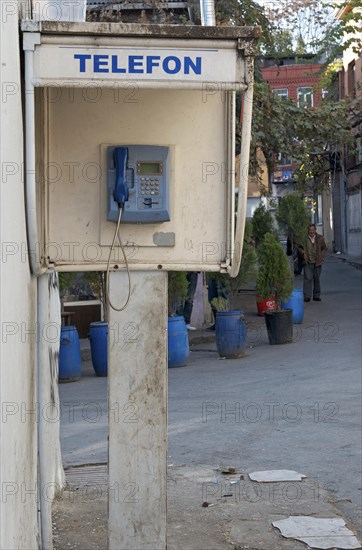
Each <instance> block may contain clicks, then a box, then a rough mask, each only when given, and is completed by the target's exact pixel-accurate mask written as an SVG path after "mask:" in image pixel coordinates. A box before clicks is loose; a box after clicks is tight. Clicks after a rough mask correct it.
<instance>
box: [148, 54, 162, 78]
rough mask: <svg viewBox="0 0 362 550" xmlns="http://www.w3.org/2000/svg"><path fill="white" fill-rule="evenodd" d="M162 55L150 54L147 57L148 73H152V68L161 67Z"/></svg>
mask: <svg viewBox="0 0 362 550" xmlns="http://www.w3.org/2000/svg"><path fill="white" fill-rule="evenodd" d="M160 59H161V58H160V56H159V55H148V56H147V57H146V63H147V73H148V74H150V73H152V72H153V71H152V68H153V67H159V66H160V63H159V61H160Z"/></svg>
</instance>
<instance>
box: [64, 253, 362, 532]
mask: <svg viewBox="0 0 362 550" xmlns="http://www.w3.org/2000/svg"><path fill="white" fill-rule="evenodd" d="M361 277H362V272H361V271H360V270H358V269H356V268H355V267H352V266H350V265H349V264H347V263H343V262H342V261H341V260H339V259H337V258H336V257H334V256H330V257H329V258H327V261H326V263H325V267H324V270H323V274H322V302H320V303H318V302H311V303H309V304H305V316H304V322H303V324H302V325H296V326H295V327H294V336H295V341H294V343H293V344H287V345H283V346H270V345H269V343H268V340H267V335H266V331H265V328H264V321H263V319H260V318H257V316H256V306H255V304H254V298H252V297H251V296H250V293H249V294H245V296H244V297H243V296H242V297H241V302H242V305H243V307H244V309H245V314H246V318H247V320H248V325H249V332H248V334H249V337H248V350H247V356H246V357H244V358H242V359H238V360H222V359H219V357H218V355H217V353H216V351H215V346H214V344H212V343H205V344H200V345H197V346H193V347H192V349H193V351H192V353H191V357H190V362H189V365H188V366H187V367H184V368H178V369H169V404H168V421H169V444H168V445H169V446H168V462H169V464H174V465H180V464H186V465H210V466H218V465H220V464H224V465H227V466H235V467H238V468H243V469H247V470H248V471H250V470H260V469H292V470H297V471H299V472H300V473H303V474H305V475H306V476H308V477H310V478H313V479H314V480H316V481H317V485H316V489H315V490H316V495H317V493H318V485H319V484H321V485H323V486H324V487H326V488H327V489H328V490H329V491H330V492H332V493H333V494H334V496H335V498H336V499H337V503H338V506H339V508H340V509H341V510H342V512H343V513H344V515H345V517H346V519H348V520H349V521H351V522H352V523H353V524H354V525H355V526H356V527H357V528H358V526H360V525H361V523H362V522H361V519H362V516H361V500H362V471H361V394H362V384H361ZM296 283H297V286H300V285H301V278H298V279H297V280H296ZM106 388H107V380H106V379H101V378H97V377H95V376H94V373H93V372H92V370H91V367H90V365H89V364H85V365H84V371H83V375H82V379H81V380H80V381H79V382H76V383H72V384H62V385H61V386H60V396H61V402H62V422H61V443H62V453H63V461H64V464H65V465H68V466H69V465H72V464H88V463H101V462H106V460H107V400H106Z"/></svg>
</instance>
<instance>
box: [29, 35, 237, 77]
mask: <svg viewBox="0 0 362 550" xmlns="http://www.w3.org/2000/svg"><path fill="white" fill-rule="evenodd" d="M34 69H35V71H34V77H35V79H36V81H37V82H38V83H40V84H41V83H45V82H46V81H51V82H53V83H55V82H59V81H61V82H67V81H69V79H76V80H79V81H84V80H87V79H92V80H97V81H120V80H122V79H129V78H130V77H131V78H132V79H133V80H137V81H139V82H141V83H142V81H144V82H157V85H158V86H159V85H160V83H162V82H164V83H165V84H166V85H167V86H169V85H170V84H171V83H172V82H180V81H181V82H189V83H192V84H197V83H198V84H199V86H201V85H202V83H204V82H223V83H229V84H230V85H231V86H232V87H237V88H239V87H240V82H241V81H242V72H241V71H242V69H241V64H240V63H239V59H238V53H237V50H236V49H231V48H225V49H222V48H215V47H213V48H212V47H203V48H198V47H190V48H185V47H183V48H182V47H180V48H179V47H177V48H175V47H171V46H167V45H166V44H165V43H164V41H162V40H161V42H160V44H159V45H156V44H155V45H154V46H151V47H149V48H144V47H142V46H140V45H139V44H138V43H137V42H135V41H133V44H132V42H131V44H130V46H127V47H126V46H125V47H123V46H118V47H111V46H109V47H108V46H105V47H104V46H103V47H97V48H93V47H90V46H89V47H88V46H81V47H80V46H78V47H76V46H70V45H69V46H68V45H65V44H59V45H55V44H46V43H45V44H42V46H41V48H36V50H35V56H34Z"/></svg>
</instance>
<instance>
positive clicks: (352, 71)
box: [347, 61, 356, 98]
mask: <svg viewBox="0 0 362 550" xmlns="http://www.w3.org/2000/svg"><path fill="white" fill-rule="evenodd" d="M347 86H348V96H349V97H351V98H355V97H356V64H355V62H354V61H351V63H349V65H348V71H347Z"/></svg>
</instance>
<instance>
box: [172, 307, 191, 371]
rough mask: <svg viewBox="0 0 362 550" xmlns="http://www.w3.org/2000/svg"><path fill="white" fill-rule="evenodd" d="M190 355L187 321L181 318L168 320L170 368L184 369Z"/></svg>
mask: <svg viewBox="0 0 362 550" xmlns="http://www.w3.org/2000/svg"><path fill="white" fill-rule="evenodd" d="M189 355H190V348H189V338H188V335H187V328H186V323H185V319H184V318H183V317H181V316H178V317H169V318H168V366H169V367H184V366H185V365H186V364H187V362H188V360H189Z"/></svg>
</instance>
